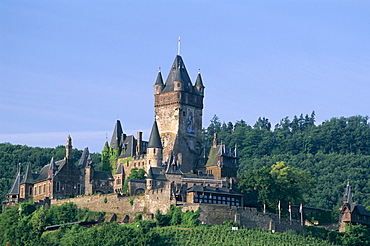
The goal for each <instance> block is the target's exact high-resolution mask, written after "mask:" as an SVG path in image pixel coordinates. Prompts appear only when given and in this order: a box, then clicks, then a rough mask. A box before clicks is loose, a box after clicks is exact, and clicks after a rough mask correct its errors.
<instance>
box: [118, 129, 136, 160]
mask: <svg viewBox="0 0 370 246" xmlns="http://www.w3.org/2000/svg"><path fill="white" fill-rule="evenodd" d="M122 148H123V149H125V150H124V153H123V154H122V155H121V156H120V158H123V157H130V156H135V152H136V139H135V137H134V136H133V135H129V136H127V137H126V139H125V141H124V142H123V145H122Z"/></svg>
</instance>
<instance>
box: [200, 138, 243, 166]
mask: <svg viewBox="0 0 370 246" xmlns="http://www.w3.org/2000/svg"><path fill="white" fill-rule="evenodd" d="M218 156H223V160H222V162H220V163H219V158H218ZM238 159H239V158H238V157H237V156H235V154H234V153H232V151H231V150H229V149H227V148H226V147H225V145H224V144H220V145H217V146H216V147H211V148H210V150H209V155H208V160H207V163H206V166H207V167H208V166H215V165H217V164H220V165H225V166H229V167H238Z"/></svg>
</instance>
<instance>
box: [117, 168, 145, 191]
mask: <svg viewBox="0 0 370 246" xmlns="http://www.w3.org/2000/svg"><path fill="white" fill-rule="evenodd" d="M145 174H146V172H145V170H144V169H143V168H137V167H134V168H133V169H131V172H130V174H129V175H128V177H127V178H126V179H125V182H124V183H123V186H122V193H126V192H127V191H128V181H129V180H130V179H139V180H145Z"/></svg>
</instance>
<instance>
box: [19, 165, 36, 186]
mask: <svg viewBox="0 0 370 246" xmlns="http://www.w3.org/2000/svg"><path fill="white" fill-rule="evenodd" d="M34 182H35V179H34V177H33V174H32V171H31V165H30V164H28V165H27V169H26V173H25V174H24V177H23V179H22V181H21V184H33V183H34Z"/></svg>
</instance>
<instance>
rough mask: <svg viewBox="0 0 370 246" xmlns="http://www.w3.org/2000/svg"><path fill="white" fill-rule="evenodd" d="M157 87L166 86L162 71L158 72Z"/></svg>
mask: <svg viewBox="0 0 370 246" xmlns="http://www.w3.org/2000/svg"><path fill="white" fill-rule="evenodd" d="M155 85H164V84H163V79H162V73H161V71H158V75H157V80H156V81H155Z"/></svg>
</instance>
